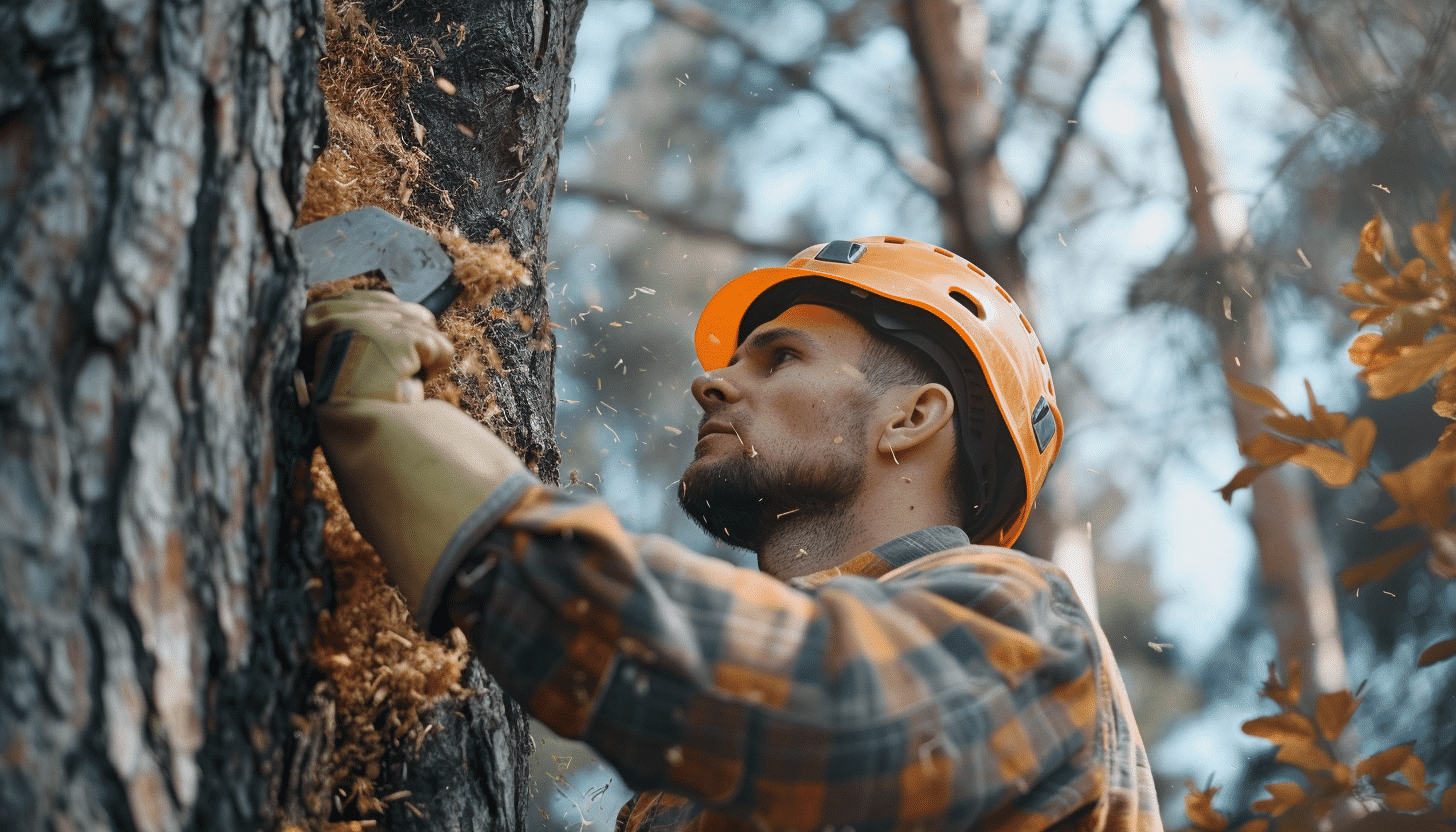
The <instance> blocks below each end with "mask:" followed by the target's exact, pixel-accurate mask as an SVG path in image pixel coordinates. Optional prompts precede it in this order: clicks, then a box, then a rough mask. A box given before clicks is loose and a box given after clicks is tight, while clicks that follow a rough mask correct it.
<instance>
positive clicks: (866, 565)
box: [788, 526, 971, 589]
mask: <svg viewBox="0 0 1456 832" xmlns="http://www.w3.org/2000/svg"><path fill="white" fill-rule="evenodd" d="M970 543H971V539H970V538H969V537H967V536H966V533H965V531H964V530H962V529H961V528H959V527H958V526H930V527H928V528H924V529H918V530H916V531H913V532H911V533H909V534H905V535H901V536H899V537H897V538H895V539H894V540H891V541H889V542H887V543H881V544H880V545H878V546H876V547H875V548H873V549H871V550H869V551H868V552H862V553H860V554H858V555H855V556H854V557H852V558H850V559H849V560H847V561H845V562H844V563H841V564H839V565H838V566H834V567H830V568H829V569H825V570H823V571H820V572H815V573H813V574H810V575H803V576H801V577H798V578H790V579H789V580H788V583H789V584H790V585H791V586H795V587H798V588H799V589H813V588H814V587H817V586H820V585H822V584H825V583H827V582H828V581H830V580H832V579H834V578H837V577H839V576H840V575H859V576H860V577H863V578H878V577H880V576H881V575H883V574H885V573H886V572H889V571H890V570H892V569H898V568H899V567H901V566H904V565H905V564H907V563H909V562H911V561H913V560H916V559H917V558H923V557H925V556H926V555H933V554H935V553H936V552H944V551H945V550H946V549H954V548H956V547H958V546H969V545H970Z"/></svg>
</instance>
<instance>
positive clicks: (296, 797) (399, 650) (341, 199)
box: [282, 0, 531, 832]
mask: <svg viewBox="0 0 1456 832" xmlns="http://www.w3.org/2000/svg"><path fill="white" fill-rule="evenodd" d="M325 23H326V29H325V42H326V50H325V56H324V58H323V59H322V61H321V62H320V79H319V84H320V87H321V88H322V90H323V94H324V100H325V107H326V110H327V113H328V119H329V129H330V135H329V143H328V146H327V147H326V148H325V149H324V151H323V153H322V154H321V155H320V157H319V159H318V161H317V162H315V164H314V165H313V167H312V168H311V169H310V171H309V174H308V178H307V182H306V193H305V198H304V202H303V205H302V206H301V207H300V211H299V223H300V224H303V223H307V222H312V221H314V220H318V219H322V218H325V217H329V216H333V215H336V214H339V213H343V212H345V211H349V210H353V209H355V208H360V207H364V206H369V205H373V206H378V207H381V208H384V209H385V210H387V211H390V212H391V213H394V214H396V215H397V216H399V217H401V218H403V219H405V220H407V221H409V222H412V223H414V224H415V225H418V226H420V227H421V228H424V229H425V230H427V231H429V232H431V233H432V234H433V235H434V236H435V237H436V239H438V240H440V242H441V244H442V245H444V246H445V248H446V250H448V251H449V252H450V254H451V256H452V257H453V258H454V260H455V276H456V279H458V280H459V281H460V282H461V284H462V286H463V291H462V293H461V296H460V298H459V299H457V300H456V301H455V303H454V304H452V305H451V307H450V308H449V309H448V310H446V312H445V314H444V315H443V316H442V317H441V328H442V330H443V331H444V332H445V333H446V334H447V335H448V336H449V337H450V339H451V340H452V341H453V342H454V343H455V346H456V356H455V361H454V364H453V366H452V369H451V373H449V374H448V376H447V375H445V374H442V375H441V376H440V377H438V378H437V379H435V380H433V381H432V382H431V384H430V385H429V386H428V388H427V395H430V396H432V397H435V398H441V399H445V400H448V401H451V402H452V403H456V404H459V403H460V402H461V395H460V387H461V385H464V386H465V387H467V388H468V389H470V390H472V391H475V390H482V389H485V388H486V387H487V386H488V385H487V384H486V381H487V376H488V375H492V374H499V373H500V372H501V371H502V370H503V369H504V368H503V367H502V364H501V361H500V358H499V357H498V356H497V355H496V351H495V348H494V346H493V345H492V344H491V343H490V342H489V341H488V340H487V339H485V338H484V337H483V336H482V332H481V328H480V326H479V325H478V323H476V321H478V320H480V319H481V316H488V315H492V314H496V313H499V314H506V313H504V312H501V310H499V309H494V308H489V309H488V308H486V307H488V306H489V304H490V299H491V296H492V295H493V294H494V292H495V291H496V289H499V288H503V287H505V288H509V287H514V286H519V285H525V284H528V283H529V282H530V280H531V275H530V271H529V269H527V267H526V266H524V265H522V264H521V263H520V262H519V261H518V260H517V259H516V258H514V257H512V256H511V253H510V248H509V245H508V244H507V243H506V242H505V241H503V240H494V241H492V242H490V243H485V244H482V243H476V242H472V241H470V240H467V239H466V238H465V237H464V235H462V234H461V233H460V232H459V231H458V230H457V229H455V228H454V227H453V225H452V222H451V218H450V217H449V216H443V215H440V214H439V213H430V212H429V211H427V210H426V209H425V208H423V207H421V206H419V205H418V204H417V203H416V202H415V201H414V200H413V195H414V194H415V193H416V192H417V191H418V190H419V189H421V188H435V187H436V186H435V185H434V184H433V183H431V182H430V181H429V180H428V179H427V178H426V177H427V168H428V163H429V161H430V160H429V156H428V155H427V154H426V152H425V150H424V147H423V146H422V145H423V141H424V138H425V136H424V135H423V133H424V130H423V128H422V127H421V126H420V125H419V123H418V122H417V121H415V120H414V115H413V113H411V112H409V110H408V105H407V104H405V103H403V102H405V96H406V94H407V93H408V91H409V88H410V85H411V84H412V83H415V82H417V81H418V80H419V78H420V69H419V63H418V62H416V61H415V60H413V59H412V58H411V55H410V50H409V49H406V48H404V47H402V46H401V45H399V44H397V43H394V42H392V41H391V40H390V39H389V37H388V36H387V35H386V34H385V33H383V32H381V31H379V29H378V27H377V26H375V25H374V24H373V23H372V22H370V21H369V20H368V19H367V18H366V17H365V16H364V13H363V10H362V8H361V7H360V6H359V4H358V3H356V2H353V1H352V0H335V2H326V3H325ZM401 122H403V127H404V130H405V132H401ZM448 196H449V195H448V194H442V197H443V199H440V200H431V202H432V203H434V202H437V203H438V204H443V205H449V204H450V201H449V198H448ZM383 286H384V283H383V281H382V280H380V279H378V278H377V277H369V276H362V277H356V278H350V279H347V280H342V281H336V282H335V283H332V284H329V285H328V286H325V287H315V288H314V289H312V290H311V291H310V299H316V298H317V297H321V296H326V295H330V294H335V293H337V292H340V291H344V290H346V289H353V288H382V287H383ZM470 398H472V399H473V398H474V397H470ZM467 404H468V405H472V406H467V408H466V409H467V411H468V412H470V413H471V415H472V416H474V417H475V418H476V419H477V420H480V421H489V420H490V419H491V418H492V417H494V416H497V415H498V414H499V409H498V408H495V409H494V410H492V408H490V407H489V406H481V405H480V402H479V401H476V400H472V401H470V402H467ZM311 474H312V478H313V484H314V492H315V494H316V496H317V497H318V498H319V499H320V500H321V501H322V502H323V503H324V505H325V507H326V511H327V520H326V522H325V526H324V547H325V551H326V553H327V555H328V558H329V560H330V562H331V564H332V566H333V569H334V575H335V578H336V584H337V595H336V603H335V604H334V606H333V608H332V609H329V610H326V611H324V612H323V614H322V615H321V616H320V618H319V622H318V629H317V632H316V634H315V637H314V643H313V646H312V649H311V657H312V659H313V661H314V662H315V663H316V664H317V666H318V668H319V669H320V671H321V672H322V674H323V677H324V678H323V681H321V682H320V683H319V685H318V686H317V688H316V689H315V691H314V693H313V696H312V700H311V702H310V709H309V712H308V713H307V714H306V715H301V716H298V717H295V724H296V727H297V729H298V735H299V736H300V738H301V739H300V742H299V748H298V750H297V752H296V754H295V759H294V760H293V761H292V764H291V765H290V766H289V769H290V771H289V774H288V775H287V776H288V782H287V783H285V784H283V787H284V790H285V793H284V795H283V797H284V800H285V802H286V803H288V804H289V807H288V808H287V809H286V810H285V811H284V813H283V814H284V818H285V820H284V823H283V824H282V828H283V830H284V832H346V831H347V832H356V830H361V829H364V828H369V827H372V826H374V824H375V821H374V820H373V819H371V818H375V817H378V816H379V815H381V814H382V813H383V812H384V810H385V808H386V806H387V804H388V803H389V802H391V801H393V800H408V795H407V794H404V793H397V794H377V793H376V782H377V781H378V780H379V778H380V777H381V775H382V774H383V773H384V772H383V771H382V765H383V760H384V757H385V754H386V751H387V750H388V749H390V748H391V747H395V746H398V745H400V744H405V745H407V746H412V747H414V748H416V749H418V748H419V747H420V744H421V743H422V742H423V741H424V738H425V736H427V734H428V732H429V728H428V726H426V725H423V724H422V723H421V720H420V714H421V712H422V711H423V710H424V709H425V708H426V707H427V706H429V705H430V704H431V702H432V701H433V700H436V699H438V698H439V697H441V696H446V695H450V696H455V697H459V696H465V695H469V693H470V692H469V691H467V690H464V689H462V688H461V687H460V678H461V672H462V670H463V669H464V667H465V664H466V662H467V661H468V660H469V651H468V647H467V645H466V644H465V640H464V637H463V636H462V635H460V634H459V632H458V631H455V632H454V633H452V639H451V640H450V641H449V642H448V643H446V642H440V641H436V640H432V639H430V638H428V637H427V636H425V635H424V633H422V632H421V631H420V629H419V628H418V626H417V625H416V624H415V622H414V620H413V618H412V616H411V615H410V613H409V610H408V608H407V606H406V604H405V602H404V600H403V598H402V597H401V596H400V595H399V593H398V592H397V591H395V589H394V588H393V587H392V586H391V585H390V584H389V581H388V578H387V576H386V574H385V571H384V567H383V565H382V564H381V562H380V560H379V557H378V555H377V554H376V553H375V552H374V550H373V548H372V547H370V546H369V544H368V543H367V542H366V541H365V540H364V539H363V538H362V537H360V535H359V533H358V531H357V530H356V529H355V528H354V524H353V523H352V522H351V521H350V520H349V517H348V513H347V512H346V511H345V510H344V507H343V504H342V502H341V501H340V499H339V495H338V489H337V487H336V486H335V484H334V480H333V476H332V474H331V472H330V471H329V468H328V465H327V463H326V462H325V461H324V457H323V454H322V453H321V452H316V453H315V455H314V459H313V463H312V467H311ZM344 818H355V819H356V820H344ZM358 818H363V820H357V819H358Z"/></svg>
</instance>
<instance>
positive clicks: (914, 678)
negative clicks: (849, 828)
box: [437, 485, 1100, 832]
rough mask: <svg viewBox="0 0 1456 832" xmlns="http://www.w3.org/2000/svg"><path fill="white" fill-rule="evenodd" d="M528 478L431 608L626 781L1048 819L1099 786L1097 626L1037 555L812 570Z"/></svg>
mask: <svg viewBox="0 0 1456 832" xmlns="http://www.w3.org/2000/svg"><path fill="white" fill-rule="evenodd" d="M522 490H523V492H524V493H523V494H522V496H521V497H520V499H519V500H518V501H517V502H516V503H515V504H514V505H513V506H511V507H510V508H509V509H508V510H506V511H504V513H503V514H499V512H489V514H499V517H498V522H494V523H493V525H492V526H491V528H489V529H488V530H479V529H476V530H465V531H464V532H462V533H459V534H457V538H458V539H461V540H469V541H471V543H470V545H469V546H468V549H467V554H466V555H464V556H462V557H455V558H453V559H451V561H450V563H449V564H448V566H447V569H446V571H448V572H450V574H449V576H448V577H447V578H445V579H442V580H441V581H440V585H441V593H440V594H441V596H442V598H443V607H444V609H443V610H442V612H443V614H444V615H446V616H448V619H449V621H450V622H451V623H454V624H456V625H458V626H460V627H461V628H462V629H463V630H464V631H465V632H466V634H467V636H468V637H469V639H470V641H471V642H472V644H473V645H474V647H475V649H476V651H477V653H478V655H479V657H480V659H481V661H482V663H483V664H484V665H485V667H486V668H487V669H488V670H489V671H490V672H491V673H492V674H493V675H494V676H495V678H496V679H497V680H498V681H499V683H500V684H501V685H502V687H503V688H504V689H505V690H506V691H508V692H509V693H510V694H511V695H512V696H513V697H515V698H516V699H518V700H519V701H520V702H522V703H523V704H525V705H526V707H527V708H528V709H529V710H530V711H531V713H532V714H534V715H535V716H536V717H537V718H538V719H540V720H541V721H542V722H544V723H545V724H546V725H547V726H549V727H550V728H551V729H552V730H553V731H555V732H557V733H558V734H560V735H562V736H565V737H573V738H579V739H581V740H584V741H585V742H587V743H589V744H591V745H592V746H593V747H595V748H596V749H597V750H598V751H599V752H600V753H601V754H602V755H603V756H604V757H605V758H606V759H608V760H609V761H610V762H611V763H612V764H613V765H614V766H616V768H617V770H618V771H619V772H620V773H621V774H622V776H623V778H624V779H625V780H626V781H627V782H628V784H630V785H631V786H633V787H634V788H637V789H661V790H666V791H670V792H674V793H677V794H681V795H684V796H686V797H688V798H689V799H691V800H692V801H694V802H695V803H698V804H700V805H702V806H704V807H708V808H712V809H715V810H718V811H723V812H729V813H732V814H736V815H739V816H740V817H743V818H745V819H747V820H751V821H753V822H754V823H755V825H759V826H761V827H768V828H775V829H823V828H824V827H826V826H843V825H853V826H854V828H855V829H856V830H858V832H871V830H879V829H884V830H889V829H895V828H905V824H907V823H909V824H910V825H912V826H918V827H922V828H967V827H969V826H970V825H971V824H973V823H977V822H985V823H995V824H998V828H1001V827H1000V824H1006V827H1005V828H1021V827H1022V826H1023V825H1026V826H1032V827H1038V826H1039V825H1038V824H1036V823H1035V822H1034V821H1035V818H1038V817H1040V818H1060V817H1064V816H1066V815H1068V814H1070V813H1071V812H1072V811H1074V810H1075V809H1077V808H1078V807H1080V806H1084V805H1086V804H1087V803H1088V802H1089V801H1090V800H1092V799H1094V798H1095V797H1096V795H1097V793H1098V790H1099V788H1100V784H1099V780H1100V776H1099V772H1098V769H1097V766H1096V763H1095V758H1096V756H1097V755H1096V754H1095V748H1096V746H1097V736H1096V733H1097V692H1096V685H1097V683H1096V675H1097V674H1096V657H1097V650H1098V648H1097V645H1096V639H1095V631H1094V630H1092V625H1091V623H1090V621H1089V620H1088V618H1087V616H1086V614H1085V612H1083V611H1082V609H1081V607H1080V605H1079V604H1078V603H1077V602H1076V600H1075V595H1074V593H1072V591H1071V589H1070V587H1069V586H1068V585H1067V584H1066V581H1065V579H1064V578H1061V577H1060V575H1059V573H1055V572H1054V571H1052V570H1051V569H1050V568H1049V567H1048V568H1043V567H1042V566H1040V565H1038V564H1036V563H1034V562H1032V561H1031V560H1030V559H1029V558H1026V557H1024V556H1021V555H1018V554H1016V553H1013V552H1010V551H1007V550H994V551H999V552H1003V553H1004V554H1002V555H999V556H997V555H988V554H984V553H975V552H971V553H964V554H962V555H960V556H956V555H954V554H950V555H947V556H945V557H941V556H931V557H929V558H925V559H922V560H921V561H917V562H916V563H915V564H912V565H911V567H908V568H902V569H901V570H897V571H896V573H893V575H892V576H887V579H882V580H880V581H875V580H871V579H869V578H862V577H855V576H847V577H841V578H836V579H834V580H831V581H829V582H827V583H825V584H823V585H822V586H820V587H817V588H815V589H813V590H811V591H807V592H806V591H801V590H799V589H795V588H793V587H790V586H788V585H786V584H784V583H782V582H780V581H778V580H776V579H774V578H771V577H769V576H767V575H764V574H760V573H758V572H754V571H752V570H747V569H739V568H736V567H734V566H732V565H731V564H728V563H726V562H724V561H720V560H717V559H715V558H710V557H707V556H704V555H699V554H696V553H693V552H690V551H688V550H686V549H685V548H684V547H682V546H681V545H679V544H678V543H676V542H674V541H672V540H669V539H667V538H663V537H660V536H641V537H639V536H634V535H630V534H628V533H626V532H625V531H624V530H623V529H622V528H621V526H620V524H619V523H618V521H617V519H616V517H614V516H613V515H612V513H611V512H610V511H609V510H608V509H607V508H606V506H605V505H604V504H603V503H602V502H600V501H599V500H596V499H586V498H583V497H580V496H577V495H571V494H566V493H564V492H560V491H557V490H555V489H551V488H545V487H541V486H537V485H532V486H530V487H529V488H523V489H522ZM973 548H975V547H973ZM437 620H438V619H437ZM1040 825H1045V824H1044V823H1043V824H1040Z"/></svg>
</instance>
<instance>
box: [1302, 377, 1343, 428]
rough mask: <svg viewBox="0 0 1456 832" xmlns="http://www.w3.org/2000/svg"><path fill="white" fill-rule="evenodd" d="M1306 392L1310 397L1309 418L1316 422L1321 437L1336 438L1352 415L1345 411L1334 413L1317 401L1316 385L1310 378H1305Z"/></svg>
mask: <svg viewBox="0 0 1456 832" xmlns="http://www.w3.org/2000/svg"><path fill="white" fill-rule="evenodd" d="M1304 392H1305V395H1307V396H1308V397H1309V418H1310V421H1311V422H1314V426H1315V430H1317V431H1318V432H1319V438H1321V439H1334V438H1335V437H1336V436H1339V435H1340V432H1341V431H1343V430H1344V429H1345V425H1346V424H1347V423H1348V422H1349V421H1350V417H1348V416H1346V415H1345V414H1343V413H1332V412H1330V411H1329V410H1328V409H1327V408H1325V406H1324V405H1322V404H1320V403H1319V402H1317V401H1315V398H1314V387H1312V386H1311V385H1310V383H1309V379H1305V380H1304Z"/></svg>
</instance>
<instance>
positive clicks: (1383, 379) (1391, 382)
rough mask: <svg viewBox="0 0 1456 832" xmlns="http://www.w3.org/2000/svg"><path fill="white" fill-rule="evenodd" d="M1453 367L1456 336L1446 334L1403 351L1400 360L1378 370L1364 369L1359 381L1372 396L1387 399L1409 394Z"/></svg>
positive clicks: (1450, 333) (1455, 352)
mask: <svg viewBox="0 0 1456 832" xmlns="http://www.w3.org/2000/svg"><path fill="white" fill-rule="evenodd" d="M1357 340H1358V339H1357ZM1352 349H1353V347H1352ZM1453 366H1456V332H1447V333H1444V334H1441V335H1437V336H1436V337H1434V338H1432V339H1431V340H1429V341H1427V342H1425V343H1424V344H1421V345H1420V346H1417V347H1409V348H1406V349H1403V350H1402V351H1401V354H1400V357H1398V358H1396V359H1395V360H1393V361H1391V362H1389V363H1387V364H1386V365H1385V366H1383V367H1380V368H1379V369H1367V370H1366V371H1364V372H1362V373H1361V374H1360V377H1361V378H1363V379H1364V380H1365V382H1366V383H1367V384H1369V385H1370V395H1371V396H1373V397H1375V398H1377V399H1388V398H1390V397H1392V396H1398V395H1400V394H1401V393H1409V392H1410V391H1412V390H1414V389H1416V388H1417V387H1420V386H1421V385H1422V384H1425V383H1426V382H1427V381H1428V380H1430V378H1431V377H1432V376H1434V375H1436V374H1437V373H1440V372H1444V371H1446V370H1449V369H1451V368H1452V367H1453Z"/></svg>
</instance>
